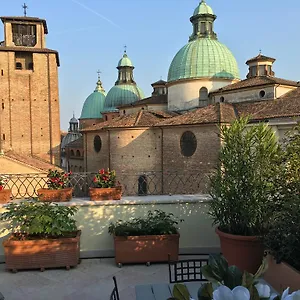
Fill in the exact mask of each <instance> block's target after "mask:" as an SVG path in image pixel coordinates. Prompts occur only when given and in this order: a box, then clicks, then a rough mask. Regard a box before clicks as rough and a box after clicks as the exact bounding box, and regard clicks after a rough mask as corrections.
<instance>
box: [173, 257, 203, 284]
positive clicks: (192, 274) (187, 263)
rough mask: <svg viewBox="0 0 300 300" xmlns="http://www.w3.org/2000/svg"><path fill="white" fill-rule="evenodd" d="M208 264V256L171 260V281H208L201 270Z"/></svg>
mask: <svg viewBox="0 0 300 300" xmlns="http://www.w3.org/2000/svg"><path fill="white" fill-rule="evenodd" d="M207 264H208V258H201V259H186V260H178V261H170V260H169V282H170V283H180V282H191V281H198V282H199V281H200V282H201V281H207V280H206V279H205V278H204V277H203V274H202V272H201V267H203V266H205V265H207Z"/></svg>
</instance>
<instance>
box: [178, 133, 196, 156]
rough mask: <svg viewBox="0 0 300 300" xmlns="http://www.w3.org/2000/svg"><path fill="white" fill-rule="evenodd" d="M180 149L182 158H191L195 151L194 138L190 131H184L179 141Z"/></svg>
mask: <svg viewBox="0 0 300 300" xmlns="http://www.w3.org/2000/svg"><path fill="white" fill-rule="evenodd" d="M180 149H181V154H182V155H183V156H188V157H189V156H192V155H193V154H194V153H195V151H196V149H197V139H196V136H195V135H194V134H193V133H192V132H191V131H186V132H184V133H183V134H182V136H181V139H180Z"/></svg>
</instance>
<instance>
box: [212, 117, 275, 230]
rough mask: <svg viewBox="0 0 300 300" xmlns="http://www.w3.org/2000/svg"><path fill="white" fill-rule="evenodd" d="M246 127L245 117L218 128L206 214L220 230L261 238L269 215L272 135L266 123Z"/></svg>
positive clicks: (272, 164)
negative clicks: (216, 156) (218, 144)
mask: <svg viewBox="0 0 300 300" xmlns="http://www.w3.org/2000/svg"><path fill="white" fill-rule="evenodd" d="M247 125H248V118H241V119H239V120H236V121H234V122H233V123H232V124H231V126H226V125H224V126H221V127H220V138H221V142H222V147H221V150H220V154H219V164H218V166H217V170H216V172H215V173H214V174H213V175H212V176H211V178H210V179H211V191H210V194H211V196H212V198H213V201H211V202H210V210H209V214H210V216H211V217H212V219H213V224H217V225H218V226H219V228H220V230H221V231H223V232H226V233H230V234H237V235H245V236H247V235H250V236H251V235H261V234H262V233H263V232H264V231H265V229H266V227H267V224H268V221H269V218H270V215H271V214H272V211H273V208H272V205H273V200H272V197H271V196H272V195H273V194H274V188H275V186H274V183H273V181H272V178H273V176H274V167H273V166H274V165H275V159H276V158H277V156H278V152H279V151H278V143H277V139H276V136H275V134H274V132H273V130H272V129H271V127H269V126H268V125H267V124H259V125H253V126H252V125H250V126H247Z"/></svg>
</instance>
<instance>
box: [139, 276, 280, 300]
mask: <svg viewBox="0 0 300 300" xmlns="http://www.w3.org/2000/svg"><path fill="white" fill-rule="evenodd" d="M259 281H260V282H261V283H263V284H268V283H267V282H266V281H265V280H264V279H260V280H259ZM203 283H205V282H200V281H198V282H197V281H194V282H185V283H183V284H184V285H185V286H186V287H187V289H188V291H189V293H190V297H191V298H193V299H195V300H196V299H198V290H199V288H200V286H201V284H203ZM174 284H175V283H159V284H146V285H137V286H135V294H136V300H167V299H168V298H170V297H172V292H173V287H174ZM268 285H269V284H268ZM269 286H270V285H269ZM270 288H271V293H277V292H276V291H275V290H274V289H273V288H272V287H271V286H270Z"/></svg>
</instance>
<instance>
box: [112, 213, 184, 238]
mask: <svg viewBox="0 0 300 300" xmlns="http://www.w3.org/2000/svg"><path fill="white" fill-rule="evenodd" d="M182 221H183V220H182V219H178V218H177V217H175V216H174V215H173V214H172V213H166V212H164V211H161V210H154V211H153V212H152V211H151V210H149V211H148V213H147V216H146V217H144V218H141V217H140V218H133V219H131V220H129V221H123V220H118V221H117V222H115V223H113V222H111V223H110V225H109V227H108V232H109V233H110V234H113V235H116V236H140V235H164V234H176V233H178V226H177V225H178V224H179V222H182Z"/></svg>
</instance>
